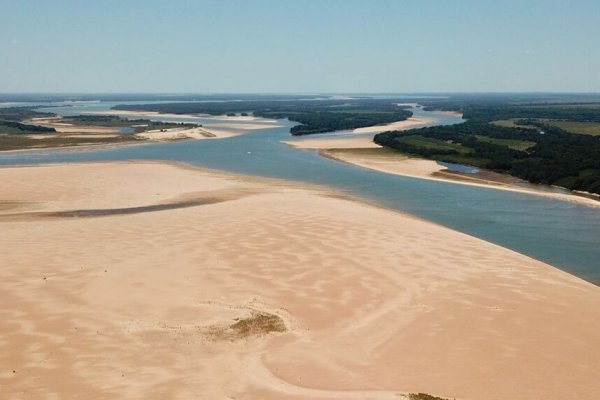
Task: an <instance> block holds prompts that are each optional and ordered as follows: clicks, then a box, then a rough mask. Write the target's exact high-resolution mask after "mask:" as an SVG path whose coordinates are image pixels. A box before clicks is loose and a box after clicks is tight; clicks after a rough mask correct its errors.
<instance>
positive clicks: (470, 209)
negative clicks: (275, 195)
mask: <svg viewBox="0 0 600 400" xmlns="http://www.w3.org/2000/svg"><path fill="white" fill-rule="evenodd" d="M145 103H148V102H145ZM111 105H112V104H110V103H94V104H91V105H81V106H78V107H63V108H52V109H49V111H50V110H51V111H52V112H58V113H60V114H63V113H65V114H63V115H74V114H80V113H82V111H84V112H85V111H88V110H91V111H95V112H97V111H102V110H106V109H107V107H109V106H111ZM74 108H77V110H76V111H73V109H74ZM68 112H73V113H74V114H66V113H68ZM415 115H416V116H427V117H434V118H435V123H436V124H452V123H458V122H460V121H461V119H460V118H459V117H456V116H450V115H446V114H442V113H435V112H434V113H431V112H426V111H423V110H421V109H415ZM152 119H155V120H164V121H175V122H197V123H202V120H203V119H202V118H199V119H197V120H194V119H191V120H190V119H189V118H185V120H184V121H182V120H179V121H177V118H175V119H174V118H162V117H157V118H154V117H153V118H152ZM280 122H281V123H282V124H283V125H284V126H283V127H278V128H270V129H264V130H257V131H253V132H252V133H250V134H247V135H243V136H237V137H233V138H229V139H220V140H197V141H185V142H175V143H164V144H149V145H141V146H129V147H121V148H115V149H109V150H106V149H105V150H94V151H89V150H88V151H81V150H75V151H74V150H68V151H56V150H52V151H29V152H18V153H4V154H0V165H10V164H35V163H62V162H81V161H107V160H148V159H152V160H157V159H158V160H170V161H181V162H186V163H190V164H194V165H198V166H202V167H208V168H215V169H220V170H225V171H231V172H236V173H243V174H251V175H259V176H265V177H274V178H282V179H291V180H296V181H303V182H309V183H315V184H322V185H327V186H329V187H333V188H335V189H338V190H341V191H344V192H346V193H348V194H351V195H355V196H358V197H362V198H364V199H368V200H371V201H376V202H378V203H380V204H382V205H385V206H387V207H390V208H393V209H396V210H399V211H404V212H408V213H410V214H413V215H416V216H419V217H422V218H425V219H427V220H430V221H434V222H437V223H440V224H442V225H445V226H447V227H450V228H453V229H456V230H459V231H461V232H465V233H468V234H471V235H473V236H476V237H479V238H482V239H484V240H488V241H490V242H493V243H496V244H498V245H501V246H504V247H508V248H510V249H513V250H516V251H518V252H521V253H523V254H526V255H529V256H531V257H534V258H537V259H539V260H542V261H545V262H548V263H550V264H552V265H555V266H557V267H559V268H561V269H563V270H565V271H568V272H570V273H572V274H574V275H577V276H579V277H581V278H583V279H586V280H589V281H591V282H594V283H596V284H598V285H600V212H599V209H597V208H592V207H586V206H583V205H578V204H573V203H569V202H565V201H559V200H554V199H550V198H545V197H541V196H533V195H527V194H521V193H514V192H506V191H500V190H494V189H487V188H480V187H470V186H465V185H456V184H452V183H445V182H437V181H429V180H422V179H415V178H408V177H401V176H396V175H390V174H385V173H380V172H376V171H372V170H368V169H363V168H360V167H355V166H352V165H349V164H345V163H339V162H336V161H333V160H330V159H327V158H323V157H320V156H319V155H318V154H316V153H315V152H314V151H311V150H302V149H294V148H290V147H288V146H286V145H284V144H282V143H280V141H282V140H285V139H289V137H290V135H289V128H290V127H291V126H292V124H291V123H290V122H288V121H280ZM348 219H350V220H351V219H352V215H348ZM398 246H402V243H398ZM441 262H443V260H442V261H441Z"/></svg>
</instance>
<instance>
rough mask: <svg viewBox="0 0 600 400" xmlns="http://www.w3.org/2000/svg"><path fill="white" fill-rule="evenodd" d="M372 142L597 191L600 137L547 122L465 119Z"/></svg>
mask: <svg viewBox="0 0 600 400" xmlns="http://www.w3.org/2000/svg"><path fill="white" fill-rule="evenodd" d="M424 138H425V139H428V140H424ZM374 141H375V143H378V144H380V145H382V146H388V147H391V148H394V149H396V150H399V151H402V152H404V153H409V154H415V155H419V156H422V157H425V158H430V159H435V160H441V161H446V162H457V163H461V164H469V165H474V166H478V167H483V168H487V169H490V170H493V171H497V172H502V173H509V174H511V175H513V176H516V177H519V178H522V179H525V180H528V181H530V182H533V183H542V184H548V185H559V186H564V187H566V188H568V189H571V190H582V191H588V192H591V193H598V194H600V137H594V136H586V135H574V134H571V133H568V132H565V131H563V130H562V129H559V128H555V127H551V126H545V125H544V126H543V129H542V128H540V129H539V130H537V129H536V130H533V129H525V128H506V127H501V126H498V125H493V124H488V123H485V122H478V121H476V122H471V121H468V122H465V123H462V124H458V125H447V126H436V127H430V128H421V129H413V130H409V131H404V132H384V133H380V134H378V135H376V136H375V139H374Z"/></svg>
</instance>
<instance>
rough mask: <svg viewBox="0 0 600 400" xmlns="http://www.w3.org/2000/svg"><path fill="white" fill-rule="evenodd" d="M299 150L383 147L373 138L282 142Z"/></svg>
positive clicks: (336, 138) (337, 138)
mask: <svg viewBox="0 0 600 400" xmlns="http://www.w3.org/2000/svg"><path fill="white" fill-rule="evenodd" d="M282 143H285V144H287V145H289V146H292V147H296V148H299V149H369V148H378V147H381V146H379V145H378V144H376V143H375V142H373V138H371V137H335V138H325V139H301V140H286V141H282Z"/></svg>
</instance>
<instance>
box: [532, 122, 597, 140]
mask: <svg viewBox="0 0 600 400" xmlns="http://www.w3.org/2000/svg"><path fill="white" fill-rule="evenodd" d="M540 122H541V123H542V124H544V125H548V126H553V127H556V128H560V129H562V130H564V131H567V132H571V133H576V134H580V135H591V136H600V122H580V121H554V120H540Z"/></svg>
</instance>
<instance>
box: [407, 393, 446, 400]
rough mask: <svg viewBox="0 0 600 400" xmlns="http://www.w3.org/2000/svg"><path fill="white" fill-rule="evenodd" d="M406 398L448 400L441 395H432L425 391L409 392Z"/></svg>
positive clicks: (412, 399)
mask: <svg viewBox="0 0 600 400" xmlns="http://www.w3.org/2000/svg"><path fill="white" fill-rule="evenodd" d="M408 400H448V399H444V398H443V397H437V396H432V395H430V394H427V393H411V394H409V395H408Z"/></svg>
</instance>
